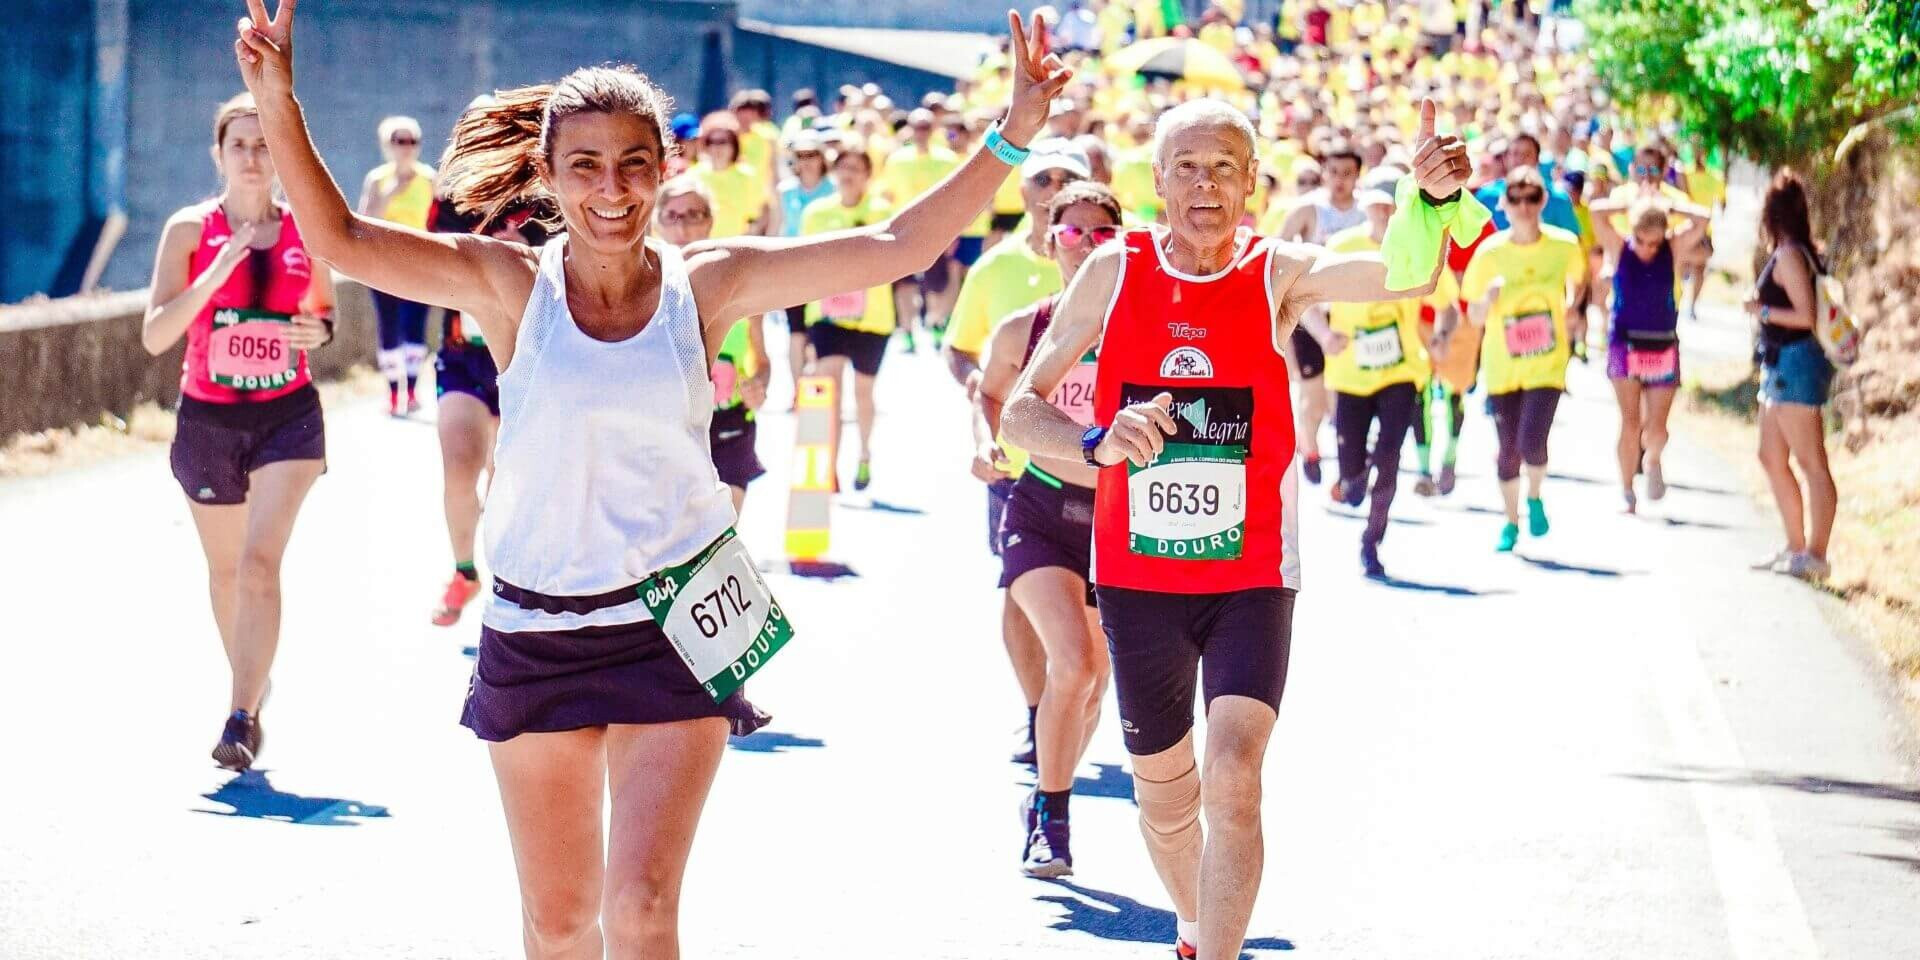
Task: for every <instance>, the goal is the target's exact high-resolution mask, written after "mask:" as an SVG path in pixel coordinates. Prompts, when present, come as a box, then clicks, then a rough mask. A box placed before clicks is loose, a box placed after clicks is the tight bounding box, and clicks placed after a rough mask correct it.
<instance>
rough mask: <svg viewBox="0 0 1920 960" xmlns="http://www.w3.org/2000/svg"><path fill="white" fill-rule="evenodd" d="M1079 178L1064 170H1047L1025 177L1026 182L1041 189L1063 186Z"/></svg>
mask: <svg viewBox="0 0 1920 960" xmlns="http://www.w3.org/2000/svg"><path fill="white" fill-rule="evenodd" d="M1078 179H1080V178H1079V177H1076V176H1074V175H1073V174H1071V173H1068V172H1067V171H1065V170H1047V171H1043V172H1041V173H1036V174H1034V175H1033V176H1031V177H1028V178H1027V182H1028V183H1031V184H1033V185H1034V186H1035V187H1037V188H1040V189H1042V190H1044V189H1046V188H1048V187H1055V188H1059V187H1064V186H1066V185H1067V184H1069V183H1072V182H1074V181H1076V180H1078Z"/></svg>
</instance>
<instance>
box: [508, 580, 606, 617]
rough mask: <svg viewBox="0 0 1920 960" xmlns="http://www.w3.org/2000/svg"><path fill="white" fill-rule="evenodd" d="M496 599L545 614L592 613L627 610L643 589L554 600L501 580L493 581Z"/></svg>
mask: <svg viewBox="0 0 1920 960" xmlns="http://www.w3.org/2000/svg"><path fill="white" fill-rule="evenodd" d="M493 595H494V596H496V597H499V598H500V599H502V600H505V601H507V602H508V603H511V604H513V605H514V606H517V607H519V608H520V609H522V610H539V611H541V612H543V613H554V614H559V613H581V614H584V613H592V612H594V611H596V610H605V609H607V608H609V607H619V606H625V605H626V604H629V603H632V602H634V601H635V600H638V599H640V585H639V584H637V583H636V584H634V585H632V586H627V587H620V588H617V589H614V590H608V591H607V592H606V593H596V594H594V595H593V596H591V597H551V596H548V595H546V594H544V593H535V592H533V591H532V590H527V589H524V588H521V587H516V586H514V585H513V584H511V583H508V582H506V581H505V580H502V579H500V578H499V577H494V578H493Z"/></svg>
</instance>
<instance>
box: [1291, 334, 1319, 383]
mask: <svg viewBox="0 0 1920 960" xmlns="http://www.w3.org/2000/svg"><path fill="white" fill-rule="evenodd" d="M1293 362H1294V363H1295V364H1297V365H1298V366H1299V367H1300V379H1302V380H1312V379H1313V378H1314V377H1317V376H1319V375H1320V374H1322V373H1325V372H1326V369H1327V353H1326V351H1324V350H1322V349H1320V341H1318V340H1315V339H1314V338H1313V334H1311V333H1308V332H1307V331H1306V328H1305V327H1294V328H1293Z"/></svg>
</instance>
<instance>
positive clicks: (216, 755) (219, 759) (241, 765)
mask: <svg viewBox="0 0 1920 960" xmlns="http://www.w3.org/2000/svg"><path fill="white" fill-rule="evenodd" d="M266 739H267V737H266V733H265V732H264V731H262V730H261V728H260V718H259V717H258V716H250V715H248V713H247V712H246V711H245V710H235V711H234V712H233V715H232V716H229V717H227V725H226V728H225V729H223V730H221V731H220V742H219V743H216V744H214V745H213V762H214V763H217V764H219V765H220V766H222V767H225V768H226V769H228V770H234V771H241V770H247V769H250V768H251V767H252V766H253V761H254V758H255V757H258V756H260V747H261V745H262V744H264V743H266Z"/></svg>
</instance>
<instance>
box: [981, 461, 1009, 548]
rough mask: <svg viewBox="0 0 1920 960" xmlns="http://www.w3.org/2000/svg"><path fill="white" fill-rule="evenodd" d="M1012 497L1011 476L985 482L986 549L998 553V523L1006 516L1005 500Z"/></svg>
mask: <svg viewBox="0 0 1920 960" xmlns="http://www.w3.org/2000/svg"><path fill="white" fill-rule="evenodd" d="M1012 498H1013V478H1011V477H1009V478H1007V479H1005V480H995V481H994V482H992V483H989V484H987V549H988V550H991V551H993V555H994V556H996V557H997V556H999V555H1000V524H1001V521H1002V520H1004V519H1005V518H1006V516H1007V501H1008V500H1011V499H1012Z"/></svg>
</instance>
